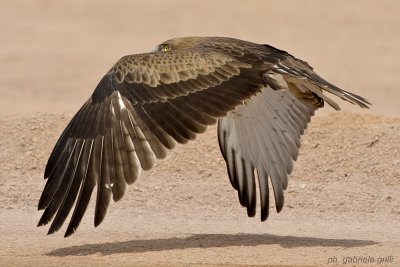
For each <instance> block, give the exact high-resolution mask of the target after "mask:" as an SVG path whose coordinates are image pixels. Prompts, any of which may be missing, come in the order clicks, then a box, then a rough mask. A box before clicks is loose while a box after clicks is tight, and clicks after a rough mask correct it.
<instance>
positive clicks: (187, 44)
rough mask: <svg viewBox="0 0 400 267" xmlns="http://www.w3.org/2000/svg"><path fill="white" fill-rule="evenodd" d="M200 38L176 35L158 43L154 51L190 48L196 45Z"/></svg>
mask: <svg viewBox="0 0 400 267" xmlns="http://www.w3.org/2000/svg"><path fill="white" fill-rule="evenodd" d="M201 39H202V38H201V37H177V38H173V39H170V40H167V41H165V42H162V43H161V44H159V45H158V46H157V47H156V49H155V51H157V52H167V51H170V50H182V49H188V48H192V47H193V46H194V45H196V44H197V43H198V42H199V41H200V40H201Z"/></svg>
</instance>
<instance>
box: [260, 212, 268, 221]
mask: <svg viewBox="0 0 400 267" xmlns="http://www.w3.org/2000/svg"><path fill="white" fill-rule="evenodd" d="M268 216H269V213H268V211H266V210H261V221H262V222H265V221H266V220H267V219H268Z"/></svg>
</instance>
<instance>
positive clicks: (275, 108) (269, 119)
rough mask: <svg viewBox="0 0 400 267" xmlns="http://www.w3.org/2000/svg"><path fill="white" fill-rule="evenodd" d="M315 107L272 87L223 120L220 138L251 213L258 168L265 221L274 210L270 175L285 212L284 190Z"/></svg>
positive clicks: (233, 178) (231, 175)
mask: <svg viewBox="0 0 400 267" xmlns="http://www.w3.org/2000/svg"><path fill="white" fill-rule="evenodd" d="M314 109H315V108H314V107H313V106H312V105H309V104H305V103H302V102H300V101H299V100H298V99H296V98H295V97H294V96H293V95H292V94H291V93H290V92H288V91H284V90H281V91H275V90H273V89H272V88H271V87H269V86H268V87H266V88H264V89H263V90H262V92H261V93H260V94H258V95H257V96H254V97H252V98H251V99H250V100H248V101H246V103H245V104H244V105H241V106H239V107H238V108H237V110H235V111H233V112H230V113H229V114H228V115H227V116H226V117H224V118H221V119H219V121H218V140H219V144H220V148H221V152H222V154H223V156H224V158H225V161H226V164H227V169H228V174H229V178H230V181H231V183H232V185H233V187H234V188H235V189H236V190H238V195H239V200H240V203H241V204H242V205H243V206H245V207H247V213H248V215H249V216H254V215H255V211H256V183H255V174H254V171H255V170H256V171H257V176H258V183H259V188H260V200H261V220H266V219H267V217H268V214H269V189H268V177H270V178H271V181H272V186H273V189H274V194H275V202H276V209H277V211H278V212H279V211H280V210H281V209H282V207H283V203H284V196H283V190H284V189H286V187H287V185H288V174H290V173H291V171H292V169H293V160H296V158H297V155H298V152H299V147H300V135H301V134H302V133H303V132H304V129H305V128H306V127H307V123H308V122H309V121H310V118H311V116H312V115H313V114H314Z"/></svg>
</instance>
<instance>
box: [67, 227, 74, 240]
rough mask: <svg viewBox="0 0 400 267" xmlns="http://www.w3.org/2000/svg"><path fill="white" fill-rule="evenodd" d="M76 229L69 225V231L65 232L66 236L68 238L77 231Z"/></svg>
mask: <svg viewBox="0 0 400 267" xmlns="http://www.w3.org/2000/svg"><path fill="white" fill-rule="evenodd" d="M75 231H76V229H75V228H73V227H68V229H67V231H66V232H65V234H64V238H67V237H69V236H71V235H73V234H74V233H75Z"/></svg>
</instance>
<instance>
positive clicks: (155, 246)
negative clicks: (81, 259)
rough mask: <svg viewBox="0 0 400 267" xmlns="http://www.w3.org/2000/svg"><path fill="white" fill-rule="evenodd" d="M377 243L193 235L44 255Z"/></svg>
mask: <svg viewBox="0 0 400 267" xmlns="http://www.w3.org/2000/svg"><path fill="white" fill-rule="evenodd" d="M375 244H378V242H375V241H370V240H356V239H326V238H315V237H297V236H279V235H272V234H195V235H190V236H188V237H181V238H179V237H174V238H166V239H137V240H131V241H123V242H113V243H100V244H86V245H81V246H70V247H65V248H59V249H55V250H53V251H50V252H48V253H46V254H45V255H46V256H55V257H64V256H85V255H91V254H96V253H101V254H102V255H112V254H118V253H141V252H149V251H163V250H175V249H187V248H216V247H233V246H242V247H254V246H258V245H280V246H281V247H284V248H295V247H318V246H320V247H343V248H351V247H363V246H370V245H375Z"/></svg>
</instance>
